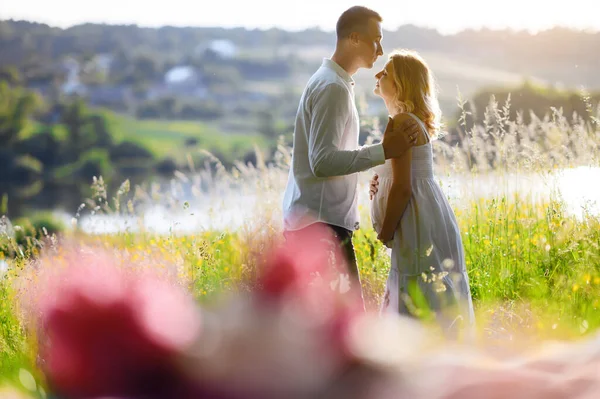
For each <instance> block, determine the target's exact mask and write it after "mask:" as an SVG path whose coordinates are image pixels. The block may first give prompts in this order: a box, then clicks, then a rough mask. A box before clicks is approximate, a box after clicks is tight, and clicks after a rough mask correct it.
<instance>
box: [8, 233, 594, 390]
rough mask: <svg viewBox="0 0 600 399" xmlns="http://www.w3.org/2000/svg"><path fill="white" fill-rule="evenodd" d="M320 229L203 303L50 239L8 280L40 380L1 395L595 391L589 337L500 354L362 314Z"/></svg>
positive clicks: (145, 264)
mask: <svg viewBox="0 0 600 399" xmlns="http://www.w3.org/2000/svg"><path fill="white" fill-rule="evenodd" d="M327 234H328V233H327V232H326V231H323V232H322V234H320V235H312V236H310V237H302V238H300V239H298V241H294V242H291V243H277V244H269V245H268V246H267V247H265V248H264V251H260V253H259V254H257V256H258V258H259V260H258V264H259V265H260V266H259V267H257V268H256V270H254V272H253V273H249V274H248V276H247V278H245V279H244V282H243V283H242V284H243V285H245V286H246V288H247V289H245V290H239V291H236V293H235V294H231V295H226V294H224V293H223V294H220V295H219V296H216V297H214V298H213V299H212V300H211V301H210V302H208V303H205V304H203V305H202V306H199V305H198V304H197V302H195V301H194V300H193V297H192V296H191V293H190V291H189V289H188V287H187V286H186V282H185V280H184V279H181V270H179V269H180V267H179V266H178V265H177V264H176V263H169V262H168V261H165V259H166V258H159V257H155V258H154V259H153V261H150V262H149V261H148V259H145V260H143V261H142V260H136V259H134V258H126V257H123V256H121V255H120V254H119V252H118V251H116V250H112V251H109V250H107V249H103V248H100V247H99V246H93V245H82V244H73V243H71V244H69V243H63V244H60V247H58V246H56V245H55V246H50V247H48V248H47V250H46V251H44V253H43V254H42V256H41V257H40V258H39V259H38V260H37V261H36V262H35V263H34V265H33V266H34V267H32V268H29V269H28V270H27V271H24V272H23V273H22V274H21V276H20V277H19V278H18V279H17V280H16V281H15V288H16V293H17V295H18V299H19V300H20V304H21V315H20V316H21V317H22V319H23V320H24V321H25V323H24V324H25V326H26V327H25V328H26V329H27V331H28V336H30V337H37V338H36V341H37V342H36V345H33V346H37V347H38V349H39V350H38V356H37V368H39V370H41V371H42V374H40V376H39V377H38V379H39V380H40V381H38V382H37V383H36V381H35V378H34V377H33V375H32V374H30V373H29V372H27V371H25V370H23V369H21V371H20V373H19V374H20V375H19V379H20V382H21V385H23V386H25V387H27V386H28V387H29V389H30V393H32V392H33V393H35V395H32V396H20V395H21V394H19V393H17V392H16V391H14V392H12V391H4V392H3V391H0V394H2V396H1V397H2V398H13V397H14V398H21V397H46V394H45V393H44V390H43V388H41V387H47V389H48V390H49V391H50V392H53V393H54V394H56V395H58V397H59V398H119V399H124V398H129V399H141V398H157V399H158V398H165V399H166V398H178V399H185V398H190V399H192V398H215V399H216V398H229V399H235V398H334V399H335V398H381V399H386V398H428V399H430V398H448V399H449V398H461V399H465V398H507V397H511V398H528V399H530V398H592V397H594V398H595V397H597V396H598V394H600V336H596V337H589V338H587V339H586V340H584V341H580V342H572V343H549V342H547V343H544V344H543V345H538V347H536V348H531V350H529V351H527V352H525V351H522V350H519V351H516V350H514V348H513V350H512V351H507V350H504V349H503V347H502V345H498V343H497V342H496V343H495V344H494V345H496V347H492V342H491V341H489V340H485V339H483V338H481V337H478V338H474V337H470V336H469V335H468V334H465V336H464V337H463V338H461V339H458V340H454V341H452V342H450V341H448V340H446V339H444V338H443V335H442V334H440V332H439V331H438V330H437V329H436V328H435V326H429V325H425V324H421V323H418V322H417V321H416V320H414V319H408V318H400V317H380V316H378V315H376V314H373V313H365V312H364V311H363V310H362V306H361V305H360V301H358V297H357V294H356V292H355V291H354V290H353V289H352V287H351V286H350V285H349V284H348V281H347V280H346V279H345V276H344V275H343V274H341V275H340V273H339V272H340V271H343V264H341V262H339V261H338V260H339V259H341V258H340V256H339V253H338V252H337V250H336V249H335V248H336V246H332V243H333V241H332V237H330V236H328V235H327ZM159 266H160V267H159ZM469 337H470V338H469ZM505 347H506V348H509V347H510V345H509V343H506V346H505ZM34 374H36V373H34Z"/></svg>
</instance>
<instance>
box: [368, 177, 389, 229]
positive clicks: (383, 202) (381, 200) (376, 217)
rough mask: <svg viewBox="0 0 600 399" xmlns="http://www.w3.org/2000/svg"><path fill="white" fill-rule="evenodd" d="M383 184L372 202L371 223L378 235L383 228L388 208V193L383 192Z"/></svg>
mask: <svg viewBox="0 0 600 399" xmlns="http://www.w3.org/2000/svg"><path fill="white" fill-rule="evenodd" d="M382 186H383V185H382V184H381V182H380V183H379V191H378V192H377V194H375V197H374V198H373V201H372V202H371V222H372V223H373V228H374V229H375V231H376V232H377V233H379V232H380V231H381V227H382V226H383V219H384V217H385V208H386V206H387V197H388V196H387V192H386V190H383V188H384V187H382Z"/></svg>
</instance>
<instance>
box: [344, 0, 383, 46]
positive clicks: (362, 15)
mask: <svg viewBox="0 0 600 399" xmlns="http://www.w3.org/2000/svg"><path fill="white" fill-rule="evenodd" d="M372 18H374V19H375V20H377V21H379V22H381V21H383V19H382V18H381V15H379V14H378V13H377V12H375V11H373V10H371V9H370V8H367V7H363V6H354V7H350V8H349V9H347V10H346V11H344V12H343V13H342V15H340V18H339V19H338V21H337V25H336V26H335V32H336V34H337V38H338V40H340V39H346V38H347V37H348V36H350V34H351V33H353V32H364V31H365V30H366V28H367V26H368V23H369V20H370V19H372Z"/></svg>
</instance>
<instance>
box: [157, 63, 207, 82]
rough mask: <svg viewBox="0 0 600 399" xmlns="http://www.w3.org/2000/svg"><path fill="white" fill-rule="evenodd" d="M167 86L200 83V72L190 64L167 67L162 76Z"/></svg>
mask: <svg viewBox="0 0 600 399" xmlns="http://www.w3.org/2000/svg"><path fill="white" fill-rule="evenodd" d="M164 81H165V84H166V85H167V86H171V87H175V86H182V85H196V84H198V83H200V73H199V72H198V71H197V70H196V69H195V68H194V67H192V66H188V65H180V66H176V67H173V68H171V69H169V70H168V71H167V72H166V73H165V78H164Z"/></svg>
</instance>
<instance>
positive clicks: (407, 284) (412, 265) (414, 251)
mask: <svg viewBox="0 0 600 399" xmlns="http://www.w3.org/2000/svg"><path fill="white" fill-rule="evenodd" d="M409 115H410V116H412V117H413V118H414V119H416V120H417V122H418V123H419V125H420V126H421V128H422V130H423V134H425V135H426V138H427V144H424V145H421V146H416V147H413V148H412V162H411V169H412V170H411V175H412V176H411V179H412V180H411V181H412V182H411V184H412V195H411V198H410V201H409V203H408V205H407V207H406V210H405V211H404V214H403V215H402V219H401V221H400V224H399V225H398V228H397V230H396V233H395V234H394V238H393V240H392V241H391V242H390V243H388V244H387V245H388V246H389V247H391V267H390V272H389V276H388V280H387V283H386V289H385V295H384V299H383V303H382V305H381V311H382V312H399V313H400V314H404V315H408V314H411V309H414V308H413V307H414V306H416V307H419V306H422V304H423V303H426V304H427V308H428V309H430V310H432V311H434V312H435V315H436V319H437V321H438V322H439V323H440V324H441V326H442V327H443V328H444V329H445V330H446V331H448V330H451V329H454V328H455V327H457V328H459V329H460V328H461V327H469V326H472V325H473V324H474V321H475V316H474V313H473V302H472V299H471V291H470V287H469V278H468V276H467V270H466V266H465V255H464V248H463V245H462V240H461V236H460V231H459V228H458V223H457V221H456V217H455V215H454V211H453V210H452V208H451V207H450V204H449V203H448V200H447V198H446V196H445V195H444V193H443V191H442V189H441V187H440V186H439V184H438V182H437V181H436V179H435V177H434V173H433V152H432V145H431V142H430V140H429V135H428V133H427V129H426V127H425V125H424V123H423V122H422V121H421V120H420V119H418V118H417V117H416V116H415V115H413V114H409ZM375 173H377V174H378V175H379V190H378V192H377V194H376V195H375V197H374V199H373V203H372V207H371V219H372V222H373V227H374V228H375V231H377V232H378V233H379V231H380V229H381V226H382V224H383V220H384V215H385V209H386V206H387V199H388V195H389V191H390V188H391V186H392V177H393V176H392V164H391V160H387V161H386V163H385V164H383V165H380V166H378V167H376V168H375ZM416 287H418V288H419V289H420V290H419V291H420V292H421V293H422V295H419V294H417V295H416V296H415V295H412V296H409V295H411V294H412V293H413V292H414V288H416ZM419 298H420V299H421V300H419Z"/></svg>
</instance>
